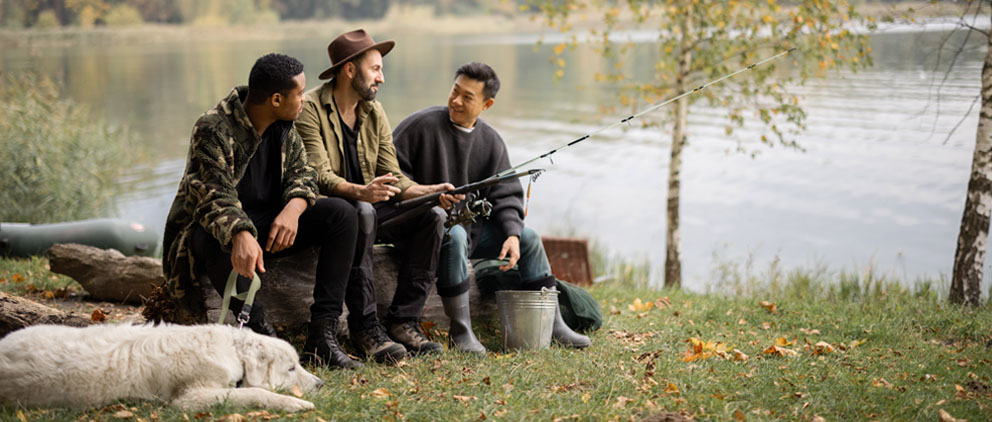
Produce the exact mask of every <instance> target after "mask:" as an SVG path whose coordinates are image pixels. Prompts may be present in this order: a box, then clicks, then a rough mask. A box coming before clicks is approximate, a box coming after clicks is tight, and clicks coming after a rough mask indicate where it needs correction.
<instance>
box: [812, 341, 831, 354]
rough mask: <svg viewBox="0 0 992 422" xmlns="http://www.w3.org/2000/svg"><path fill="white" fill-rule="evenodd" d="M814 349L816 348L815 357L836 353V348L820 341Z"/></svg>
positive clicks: (814, 350)
mask: <svg viewBox="0 0 992 422" xmlns="http://www.w3.org/2000/svg"><path fill="white" fill-rule="evenodd" d="M813 347H814V349H813V354H814V355H824V354H827V353H833V352H834V347H833V346H831V345H830V343H827V342H825V341H818V342H816V344H815V345H814V346H813Z"/></svg>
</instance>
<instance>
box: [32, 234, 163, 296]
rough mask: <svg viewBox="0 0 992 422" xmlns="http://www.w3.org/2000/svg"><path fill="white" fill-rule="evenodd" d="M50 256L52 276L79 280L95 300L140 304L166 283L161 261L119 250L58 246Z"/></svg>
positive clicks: (49, 251) (74, 245)
mask: <svg viewBox="0 0 992 422" xmlns="http://www.w3.org/2000/svg"><path fill="white" fill-rule="evenodd" d="M47 255H48V260H49V265H50V266H51V270H52V272H54V273H58V274H64V275H67V276H69V277H71V278H72V279H73V280H76V281H77V282H79V284H80V285H82V286H83V289H85V290H86V292H87V293H89V295H90V298H92V299H95V300H104V301H108V302H117V303H124V302H127V303H135V304H140V303H141V301H142V298H147V297H149V296H150V295H151V292H152V289H153V288H154V286H158V285H160V284H162V282H163V281H164V280H165V277H164V275H163V274H162V261H161V260H158V259H154V258H148V257H143V256H124V254H122V253H120V252H118V251H117V250H116V249H100V248H97V247H93V246H86V245H80V244H74V243H69V244H57V245H54V246H52V247H51V248H49V249H48V252H47Z"/></svg>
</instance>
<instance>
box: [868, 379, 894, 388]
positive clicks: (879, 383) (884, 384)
mask: <svg viewBox="0 0 992 422" xmlns="http://www.w3.org/2000/svg"><path fill="white" fill-rule="evenodd" d="M871 385H872V387H878V388H892V383H890V382H888V381H886V380H885V378H875V379H873V380H872V381H871Z"/></svg>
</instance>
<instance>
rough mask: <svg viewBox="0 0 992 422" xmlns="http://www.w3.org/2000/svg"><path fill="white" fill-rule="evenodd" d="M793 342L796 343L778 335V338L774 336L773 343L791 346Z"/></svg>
mask: <svg viewBox="0 0 992 422" xmlns="http://www.w3.org/2000/svg"><path fill="white" fill-rule="evenodd" d="M793 344H796V342H795V341H789V339H787V338H785V337H779V338H776V339H775V345H776V346H780V347H785V346H792V345H793Z"/></svg>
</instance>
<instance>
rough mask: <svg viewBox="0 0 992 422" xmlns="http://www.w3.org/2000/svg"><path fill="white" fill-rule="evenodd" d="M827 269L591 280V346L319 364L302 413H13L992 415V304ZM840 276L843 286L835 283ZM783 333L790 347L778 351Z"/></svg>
mask: <svg viewBox="0 0 992 422" xmlns="http://www.w3.org/2000/svg"><path fill="white" fill-rule="evenodd" d="M44 264H45V262H44V260H37V259H36V260H31V261H26V260H10V259H3V260H0V278H2V279H5V280H6V281H2V282H0V290H3V291H12V290H11V284H12V283H13V282H12V281H11V279H12V277H13V274H14V273H15V272H16V273H19V274H21V275H23V276H24V278H25V280H24V281H22V282H21V283H18V284H27V283H39V284H40V283H42V282H47V281H46V280H51V276H50V275H48V274H46V272H45V270H44ZM618 268H621V269H622V268H624V267H623V266H618ZM621 271H627V270H621ZM627 272H628V273H631V274H636V273H637V270H636V269H634V270H629V271H627ZM825 274H828V272H823V273H815V272H812V271H805V272H795V273H783V276H782V277H781V279H780V280H779V282H778V284H777V286H778V287H775V288H772V287H768V286H771V285H773V284H774V283H767V285H765V286H763V287H754V288H752V289H751V291H750V294H747V295H738V294H713V293H709V294H695V293H689V292H684V291H675V290H660V291H659V290H651V289H647V288H644V287H643V286H642V285H641V284H640V283H638V282H637V281H636V280H634V281H632V280H630V279H628V280H626V281H624V280H621V279H619V278H617V279H614V280H613V281H610V282H606V283H602V284H599V285H597V286H595V287H593V288H591V289H590V291H591V293H592V294H593V296H595V297H596V298H597V300H598V301H599V302H600V303H601V304H602V309H603V314H604V319H605V320H604V324H603V328H602V329H600V330H599V331H597V332H595V333H592V334H591V337H592V339H593V346H592V347H591V348H589V349H587V350H583V351H572V350H566V349H563V348H560V347H552V348H551V349H548V350H543V351H537V352H519V353H503V352H492V353H490V354H489V355H488V356H486V357H483V358H478V357H472V356H465V355H461V354H458V353H454V352H451V351H446V352H444V353H442V354H440V355H437V356H422V357H415V358H408V359H406V360H404V361H403V362H402V363H400V364H399V365H398V366H384V365H377V364H369V365H368V366H366V367H365V368H363V369H361V370H357V371H336V370H335V371H330V370H326V369H319V370H317V371H316V374H317V375H318V376H320V377H321V378H322V379H323V380H324V381H325V383H326V386H325V388H323V389H322V390H320V391H318V392H315V393H313V394H310V395H308V396H306V397H305V398H306V399H308V400H311V401H313V402H314V403H315V404H316V407H317V410H315V411H312V412H306V413H302V414H298V415H292V414H276V413H271V414H270V413H267V412H257V411H253V410H252V409H244V408H234V407H230V406H226V405H218V406H216V407H214V408H213V409H210V411H209V412H206V413H201V414H196V413H192V412H186V413H184V412H182V411H179V410H177V409H174V408H171V407H169V406H165V405H162V404H160V403H146V402H137V401H127V402H123V403H117V404H112V405H110V406H107V407H104V408H100V409H87V410H64V409H41V410H39V409H23V408H14V407H8V408H3V409H0V420H21V418H22V417H23V420H56V421H89V420H96V421H119V420H144V421H152V420H184V419H185V418H189V420H193V421H196V420H202V421H214V420H222V419H223V420H239V419H237V418H236V417H234V416H231V415H233V414H234V413H238V414H239V416H243V417H246V418H247V420H268V419H272V418H274V417H275V418H277V420H324V421H332V420H342V421H344V420H395V421H398V420H410V421H417V420H512V421H517V420H549V421H555V420H559V421H561V420H604V421H605V420H622V421H626V420H635V421H636V420H642V419H643V418H651V417H653V418H654V419H648V420H663V419H661V417H662V416H670V417H676V418H677V417H680V416H684V417H691V418H693V419H695V420H720V421H722V420H821V419H817V418H823V420H830V421H833V420H927V421H933V420H938V418H939V416H938V413H939V412H940V411H945V412H947V413H948V414H949V415H951V416H953V417H954V418H959V419H967V420H970V421H979V420H988V419H990V418H992V389H990V385H992V380H990V379H989V377H990V376H992V371H990V370H989V368H990V367H992V344H989V342H990V341H992V309H990V308H989V307H988V306H984V307H981V308H977V309H972V308H961V307H957V306H952V305H949V304H947V303H946V301H945V300H944V299H942V298H940V297H939V296H938V295H937V294H931V293H924V294H919V293H920V291H914V290H912V289H906V288H902V287H899V285H898V284H895V283H893V282H890V281H878V280H874V279H872V280H873V281H871V282H870V283H869V279H867V278H865V276H864V274H863V273H858V275H857V276H856V277H855V275H850V274H849V275H846V276H833V278H834V279H833V280H828V279H829V278H831V277H830V276H828V275H825ZM845 277H846V278H845ZM52 281H53V282H54V284H53V285H52V287H56V288H58V287H66V286H65V284H59V283H64V280H61V279H58V280H52ZM828 281H832V285H831V286H833V287H830V286H824V285H822V284H821V283H824V282H828ZM845 283H846V285H847V287H843V286H842V284H845ZM14 291H16V290H14ZM926 291H929V290H926ZM728 292H731V291H728ZM648 303H650V305H648ZM476 332H477V334H479V335H480V338H481V340H482V341H483V343H485V344H486V345H487V346H488V347H489V348H490V349H491V350H499V347H498V345H499V337H498V333H497V332H496V327H495V325H494V324H492V322H488V323H478V324H477V330H476ZM692 339H695V340H698V341H699V342H698V345H697V346H693V344H692V343H691V342H692V341H693V340H692ZM820 342H824V343H825V344H826V345H827V346H824V345H823V344H824V343H820ZM776 344H777V345H778V346H779V349H778V353H776V354H770V353H766V352H765V351H766V350H769V349H771V350H775V349H774V348H773V347H772V346H774V345H776ZM817 344H820V346H819V350H820V351H821V352H822V353H819V354H818V353H817V349H818V348H817ZM745 355H746V358H745ZM783 355H784V356H783ZM121 412H127V413H121ZM115 414H117V416H114V415H115ZM128 414H131V415H132V416H127V415H128ZM267 418H268V419H267ZM673 420H679V419H673Z"/></svg>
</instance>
